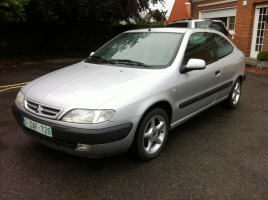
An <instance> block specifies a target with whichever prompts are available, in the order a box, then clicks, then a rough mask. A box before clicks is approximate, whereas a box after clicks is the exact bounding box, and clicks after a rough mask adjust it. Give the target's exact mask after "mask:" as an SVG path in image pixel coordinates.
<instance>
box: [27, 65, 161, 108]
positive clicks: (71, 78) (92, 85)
mask: <svg viewBox="0 0 268 200" xmlns="http://www.w3.org/2000/svg"><path fill="white" fill-rule="evenodd" d="M163 70H164V69H146V68H129V67H120V66H117V65H97V64H90V63H86V62H80V63H77V64H75V65H72V66H69V67H66V68H63V69H61V70H58V71H56V72H53V73H51V74H48V75H45V76H43V77H41V78H39V79H37V80H35V81H33V82H31V83H30V84H28V85H26V86H25V88H23V92H24V93H25V97H26V99H29V100H33V101H36V102H39V103H42V104H45V105H50V106H54V107H58V108H63V109H67V110H69V109H73V108H87V109H97V108H98V107H100V106H101V105H102V104H103V103H105V102H107V101H108V100H110V99H111V98H113V97H115V96H117V95H119V94H120V93H122V92H124V91H126V90H129V89H130V88H132V87H135V86H136V85H138V84H140V83H142V82H144V81H146V80H148V79H150V78H152V77H153V76H155V75H157V74H159V73H161V72H163ZM111 109H112V108H111Z"/></svg>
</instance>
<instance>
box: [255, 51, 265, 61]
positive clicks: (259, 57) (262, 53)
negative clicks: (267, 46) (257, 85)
mask: <svg viewBox="0 0 268 200" xmlns="http://www.w3.org/2000/svg"><path fill="white" fill-rule="evenodd" d="M257 60H258V61H268V52H267V51H260V52H259V53H258V55H257Z"/></svg>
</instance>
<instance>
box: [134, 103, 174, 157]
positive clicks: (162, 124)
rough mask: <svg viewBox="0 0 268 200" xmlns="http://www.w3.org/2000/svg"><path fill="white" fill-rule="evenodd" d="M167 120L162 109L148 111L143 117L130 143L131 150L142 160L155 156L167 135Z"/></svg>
mask: <svg viewBox="0 0 268 200" xmlns="http://www.w3.org/2000/svg"><path fill="white" fill-rule="evenodd" d="M168 131H169V120H168V116H167V114H166V112H165V111H164V110H163V109H160V108H157V109H154V110H152V111H150V112H149V113H148V114H146V116H145V117H144V118H143V120H142V122H141V124H140V126H139V127H138V130H137V132H136V136H135V138H134V141H133V144H132V150H133V151H134V153H135V154H136V155H138V156H139V157H140V158H141V159H143V160H150V159H153V158H155V157H157V156H158V155H159V154H160V152H161V151H162V149H163V147H164V145H165V143H166V140H167V136H168Z"/></svg>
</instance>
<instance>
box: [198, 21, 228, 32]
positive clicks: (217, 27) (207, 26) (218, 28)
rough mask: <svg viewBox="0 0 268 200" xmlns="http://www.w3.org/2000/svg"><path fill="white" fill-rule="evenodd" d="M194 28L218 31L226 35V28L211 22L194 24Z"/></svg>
mask: <svg viewBox="0 0 268 200" xmlns="http://www.w3.org/2000/svg"><path fill="white" fill-rule="evenodd" d="M195 28H204V29H210V30H215V31H220V32H222V33H223V34H224V35H227V31H226V28H225V27H224V25H223V23H221V22H213V21H202V22H195Z"/></svg>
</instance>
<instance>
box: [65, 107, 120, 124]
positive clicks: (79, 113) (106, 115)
mask: <svg viewBox="0 0 268 200" xmlns="http://www.w3.org/2000/svg"><path fill="white" fill-rule="evenodd" d="M114 114H115V111H114V110H83V109H75V110H71V111H70V112H68V113H67V114H66V115H64V117H63V118H62V119H61V120H62V121H65V122H72V123H79V124H97V123H101V122H105V121H107V120H109V119H111V118H112V117H113V116H114Z"/></svg>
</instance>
